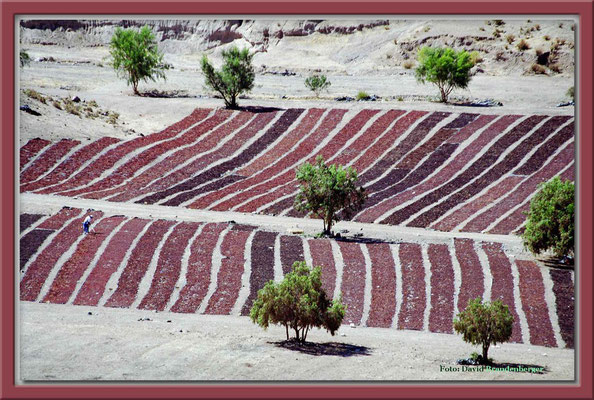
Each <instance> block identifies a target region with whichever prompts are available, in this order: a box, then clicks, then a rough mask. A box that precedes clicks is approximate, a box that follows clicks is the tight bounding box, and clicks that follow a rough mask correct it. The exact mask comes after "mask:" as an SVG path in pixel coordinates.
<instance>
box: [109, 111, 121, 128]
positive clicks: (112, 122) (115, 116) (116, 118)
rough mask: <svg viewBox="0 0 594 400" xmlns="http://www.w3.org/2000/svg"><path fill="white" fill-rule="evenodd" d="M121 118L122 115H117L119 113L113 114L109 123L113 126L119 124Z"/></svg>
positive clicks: (110, 114) (110, 115)
mask: <svg viewBox="0 0 594 400" xmlns="http://www.w3.org/2000/svg"><path fill="white" fill-rule="evenodd" d="M119 117H120V114H119V113H117V112H111V113H109V115H108V118H107V123H109V124H112V125H115V124H117V123H118V118H119Z"/></svg>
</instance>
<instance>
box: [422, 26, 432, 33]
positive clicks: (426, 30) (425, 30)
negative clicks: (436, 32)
mask: <svg viewBox="0 0 594 400" xmlns="http://www.w3.org/2000/svg"><path fill="white" fill-rule="evenodd" d="M430 30H431V27H430V26H426V27H424V28H423V32H429V31H430Z"/></svg>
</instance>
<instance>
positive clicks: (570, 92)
mask: <svg viewBox="0 0 594 400" xmlns="http://www.w3.org/2000/svg"><path fill="white" fill-rule="evenodd" d="M565 94H566V95H567V97H569V98H571V100H574V101H575V87H574V86H572V87H570V88H569V89H567V92H566V93H565Z"/></svg>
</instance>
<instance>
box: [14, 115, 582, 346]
mask: <svg viewBox="0 0 594 400" xmlns="http://www.w3.org/2000/svg"><path fill="white" fill-rule="evenodd" d="M317 155H322V156H324V158H325V159H326V160H328V161H329V162H331V163H340V164H345V165H352V166H353V167H355V168H356V169H357V171H359V176H360V181H361V183H362V184H363V185H364V186H365V187H366V189H367V190H368V193H369V200H368V201H367V203H366V204H365V208H364V209H363V210H362V211H361V212H359V213H358V214H357V215H355V216H354V217H353V218H352V220H353V222H355V223H376V224H377V223H379V224H387V225H392V226H396V225H398V227H399V228H405V229H407V228H411V229H414V228H424V229H425V230H426V231H425V232H428V233H429V232H435V231H441V232H447V233H448V234H447V235H445V236H440V237H436V236H431V235H428V236H426V237H425V236H424V235H421V236H419V235H418V234H417V238H416V240H408V239H403V240H385V239H382V240H380V239H378V238H372V237H358V236H359V235H343V236H344V237H343V238H341V239H336V240H335V239H317V238H314V237H312V236H308V235H293V234H289V233H286V232H285V233H283V232H282V231H281V232H279V231H278V230H273V229H270V227H266V226H262V225H261V224H258V223H256V222H254V223H253V224H251V223H250V224H246V223H234V222H233V221H229V222H208V221H200V220H196V221H194V222H190V221H182V220H180V219H178V218H177V217H176V213H178V210H180V209H200V210H206V211H209V212H218V213H221V214H222V215H227V214H225V212H241V213H252V214H254V215H253V217H254V219H257V215H255V214H267V215H272V216H277V217H278V216H280V217H303V215H299V214H298V213H296V212H295V211H294V210H293V209H292V200H293V198H294V196H295V194H296V192H297V186H298V185H297V182H296V181H295V168H296V167H297V166H298V165H300V164H302V163H303V162H305V161H310V162H312V161H313V160H314V159H315V157H316V156H317ZM20 167H21V173H20V188H21V193H32V194H35V195H44V196H48V198H49V197H51V198H58V199H60V198H62V199H66V198H71V199H76V200H77V201H78V202H79V203H80V204H81V205H82V206H81V207H78V208H77V207H64V208H62V209H61V210H59V211H58V212H55V213H54V212H47V213H28V212H25V213H23V214H21V219H20V229H21V240H20V270H21V281H20V298H21V300H22V301H28V302H42V303H56V304H72V305H81V306H97V307H102V308H131V309H139V310H157V311H169V312H173V313H198V314H219V315H238V316H239V315H246V314H248V313H249V309H250V306H251V304H252V302H253V301H254V299H255V297H256V293H257V290H258V289H260V288H261V287H262V286H263V285H264V283H265V282H266V281H268V280H270V279H274V280H280V279H282V276H283V274H284V273H286V272H287V271H288V270H289V268H290V265H291V264H292V263H293V261H295V260H302V259H305V260H306V261H308V263H309V264H313V265H321V266H322V267H323V281H324V286H325V288H326V290H327V291H328V292H329V293H331V294H333V295H334V296H338V294H339V293H342V295H343V300H344V302H345V303H346V304H347V305H348V309H347V315H346V318H345V321H344V322H345V323H346V324H352V325H354V326H367V327H380V328H394V329H405V330H419V331H421V330H422V331H428V332H439V333H453V328H452V319H453V317H454V315H455V314H456V313H457V312H458V311H460V310H462V309H463V308H464V307H465V306H466V304H467V303H468V301H469V299H471V298H474V297H477V296H482V297H483V298H485V299H493V300H494V299H502V300H503V301H504V302H505V303H506V304H508V305H509V307H510V310H511V311H512V313H513V315H514V317H515V318H514V319H515V322H514V329H513V337H512V341H514V342H517V343H530V344H533V345H539V346H549V347H569V348H572V347H573V329H574V324H573V318H574V300H573V295H574V294H573V280H574V277H573V271H572V270H562V269H549V268H545V267H543V265H542V263H541V262H540V261H538V260H535V259H534V258H533V257H531V256H530V255H528V254H526V253H524V252H522V251H518V250H517V249H516V248H515V247H513V246H508V244H507V242H504V241H501V240H498V238H500V237H501V236H499V235H510V234H512V233H517V232H518V231H520V230H521V229H522V224H523V220H524V217H523V215H522V212H523V211H525V210H526V209H527V207H528V204H529V200H530V198H531V196H532V195H533V194H534V193H535V191H536V190H537V186H538V184H539V183H541V182H544V181H547V180H549V179H550V178H552V177H553V176H556V175H561V176H562V177H564V178H568V179H573V178H574V176H573V171H574V121H573V118H572V117H569V116H551V117H549V116H544V115H528V116H522V115H498V116H496V115H484V114H482V115H479V114H469V113H450V112H424V111H408V112H407V111H404V110H373V109H364V110H346V109H322V108H312V109H298V108H292V109H286V110H281V109H264V108H253V109H249V110H243V111H228V110H223V109H216V110H211V109H196V110H195V111H194V112H193V113H192V114H191V115H189V116H188V117H186V118H185V119H183V120H181V121H179V122H178V123H176V124H174V125H172V126H170V127H168V128H166V129H165V130H163V131H161V132H158V133H154V134H150V135H140V136H139V137H136V138H134V139H131V140H120V139H115V138H109V137H103V138H100V139H98V140H94V141H89V142H85V143H82V142H81V141H77V140H72V139H63V140H60V141H58V142H55V143H52V142H50V141H48V140H44V139H32V140H30V141H28V142H27V143H26V144H25V145H24V146H23V147H22V148H21V149H20ZM56 196H61V197H56ZM95 200H106V201H108V202H110V203H118V202H119V203H124V202H125V203H126V204H128V205H129V204H135V206H136V207H137V208H139V209H142V208H143V207H150V206H154V205H160V206H169V207H168V209H169V208H170V209H171V217H170V218H156V217H152V216H150V215H147V216H146V217H132V216H130V215H124V214H117V213H113V212H107V211H105V210H101V209H92V208H88V209H85V207H86V206H84V205H85V204H87V203H85V202H86V201H87V202H89V203H88V204H90V203H91V202H92V201H95ZM89 214H91V215H93V216H94V224H93V226H94V229H95V232H93V233H91V234H89V235H86V236H83V235H81V230H82V228H81V224H82V220H83V219H84V218H85V217H86V215H89ZM229 215H231V214H229ZM320 225H321V224H320ZM457 232H471V233H475V237H468V235H467V236H465V237H458V236H457V234H456V233H457ZM489 234H499V235H489Z"/></svg>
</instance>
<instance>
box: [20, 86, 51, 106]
mask: <svg viewBox="0 0 594 400" xmlns="http://www.w3.org/2000/svg"><path fill="white" fill-rule="evenodd" d="M24 93H25V95H27V96H28V97H30V98H32V99H35V100H37V101H39V102H41V103H43V104H46V101H47V99H46V98H45V96H44V95H42V94H41V93H39V92H38V91H36V90H34V89H25V90H24Z"/></svg>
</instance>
